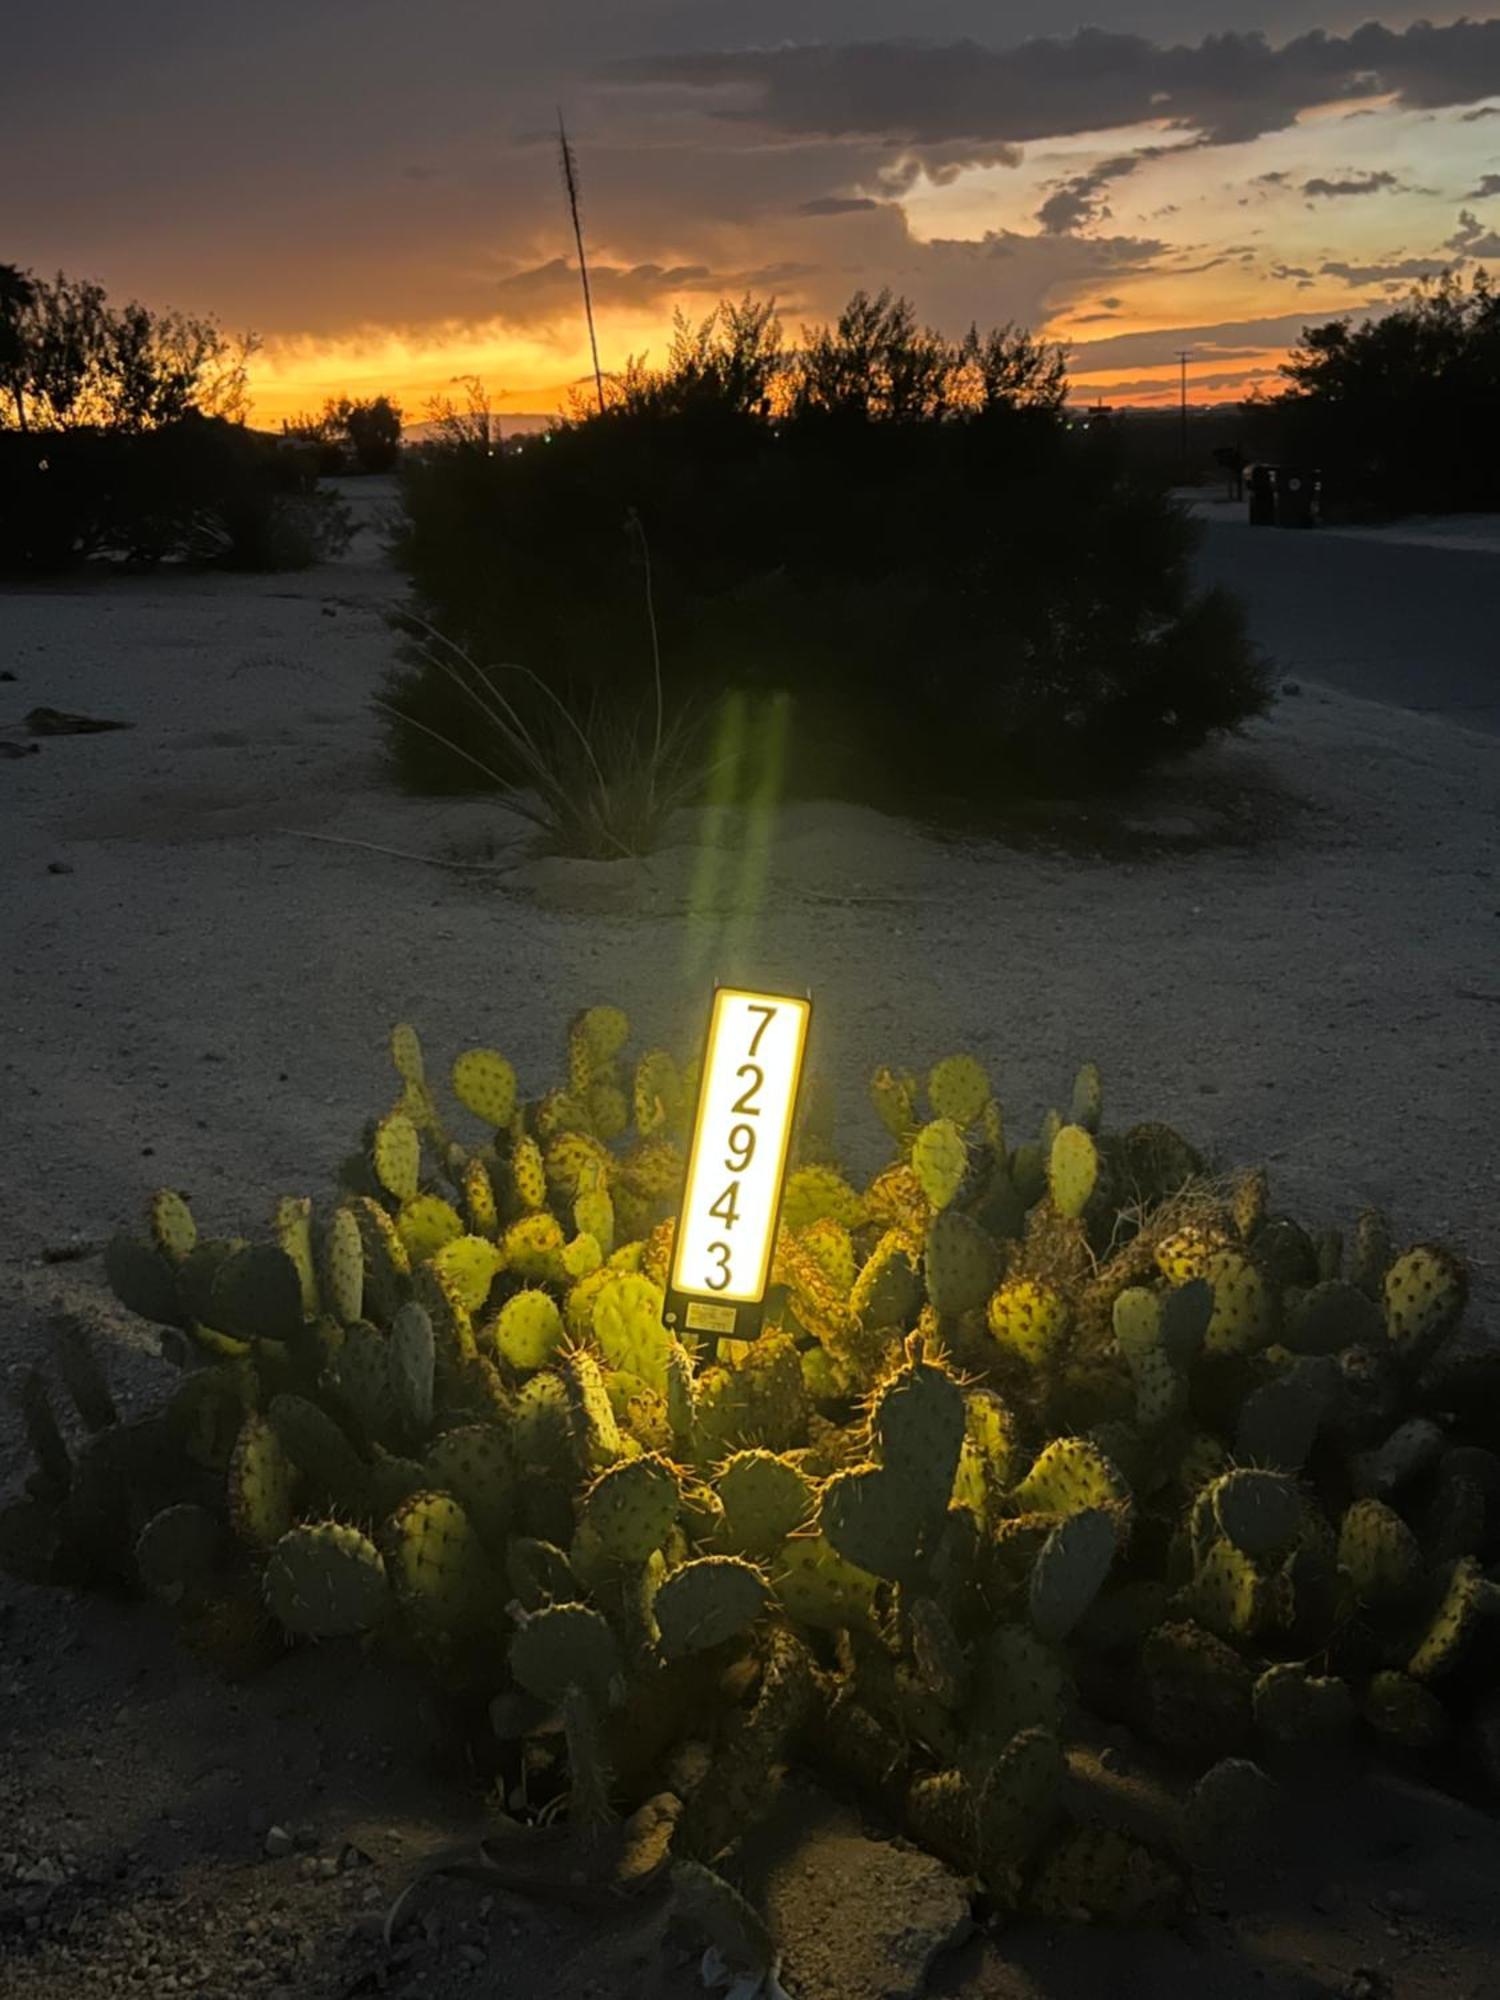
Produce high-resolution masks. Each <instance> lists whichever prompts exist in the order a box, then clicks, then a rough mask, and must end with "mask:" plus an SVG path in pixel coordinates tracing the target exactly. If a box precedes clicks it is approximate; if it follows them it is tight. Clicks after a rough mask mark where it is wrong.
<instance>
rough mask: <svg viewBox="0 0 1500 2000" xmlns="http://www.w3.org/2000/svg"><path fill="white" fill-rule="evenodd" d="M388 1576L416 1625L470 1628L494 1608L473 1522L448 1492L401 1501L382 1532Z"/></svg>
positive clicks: (491, 1581)
mask: <svg viewBox="0 0 1500 2000" xmlns="http://www.w3.org/2000/svg"><path fill="white" fill-rule="evenodd" d="M384 1555H385V1567H386V1574H387V1575H388V1576H389V1578H390V1580H391V1588H392V1589H393V1590H394V1592H395V1593H396V1600H397V1602H398V1603H399V1604H400V1606H401V1608H402V1610H403V1611H404V1612H405V1613H406V1615H407V1616H408V1617H409V1618H410V1619H411V1620H412V1621H413V1623H414V1624H416V1625H418V1626H420V1627H423V1628H426V1629H428V1630H431V1631H433V1632H437V1633H448V1634H454V1633H458V1632H464V1631H473V1630H475V1629H477V1628H478V1627H479V1626H480V1625H482V1624H483V1623H485V1622H486V1621H487V1618H488V1617H490V1616H491V1615H493V1614H494V1613H495V1612H497V1611H498V1608H499V1606H498V1602H497V1595H496V1591H495V1585H494V1579H493V1576H492V1573H491V1571H490V1568H489V1565H488V1564H487V1562H486V1561H485V1556H484V1550H483V1547H482V1545H481V1543H480V1541H479V1537H478V1535H477V1534H476V1533H475V1531H474V1526H473V1523H472V1522H471V1521H470V1519H469V1517H468V1515H467V1514H466V1513H465V1512H464V1510H463V1508H462V1507H461V1506H460V1505H459V1503H458V1502H457V1501H456V1500H455V1499H454V1498H453V1497H452V1495H451V1494H448V1493H434V1492H418V1493H413V1494H412V1495H411V1496H410V1497H409V1498H408V1499H406V1500H403V1501H402V1503H401V1505H400V1506H399V1507H398V1508H397V1509H396V1511H395V1513H394V1514H393V1515H392V1516H391V1518H390V1521H389V1523H388V1524H387V1527H386V1531H385V1536H384Z"/></svg>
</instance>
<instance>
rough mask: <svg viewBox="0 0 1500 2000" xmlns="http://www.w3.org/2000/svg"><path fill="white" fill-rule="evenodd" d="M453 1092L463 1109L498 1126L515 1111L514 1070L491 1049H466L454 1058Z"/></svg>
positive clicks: (506, 1121)
mask: <svg viewBox="0 0 1500 2000" xmlns="http://www.w3.org/2000/svg"><path fill="white" fill-rule="evenodd" d="M451 1080H452V1084H453V1095H454V1096H455V1097H456V1098H457V1099H458V1101H459V1103H460V1104H461V1105H463V1107H464V1109H465V1110H466V1111H472V1112H473V1114H474V1116H475V1117H476V1118H482V1119H483V1120H484V1122H485V1124H486V1125H493V1126H494V1127H495V1128H496V1130H497V1131H498V1130H501V1129H502V1128H503V1127H505V1126H507V1125H509V1123H510V1121H511V1119H512V1118H513V1117H514V1116H515V1111H516V1073H515V1071H514V1070H513V1069H512V1068H511V1066H510V1064H509V1063H508V1062H507V1061H506V1060H505V1058H504V1056H502V1055H501V1054H499V1053H498V1051H497V1050H495V1049H466V1050H465V1051H464V1053H463V1054H462V1055H461V1056H458V1057H456V1058H455V1060H454V1064H453V1071H452V1079H451Z"/></svg>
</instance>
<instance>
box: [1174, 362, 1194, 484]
mask: <svg viewBox="0 0 1500 2000" xmlns="http://www.w3.org/2000/svg"><path fill="white" fill-rule="evenodd" d="M1191 352H1192V349H1191V348H1188V347H1179V348H1178V350H1177V365H1178V369H1179V371H1180V378H1181V383H1182V390H1181V395H1180V398H1179V408H1180V410H1181V443H1182V469H1183V471H1184V472H1186V470H1187V461H1188V418H1187V365H1188V355H1189V354H1190V353H1191Z"/></svg>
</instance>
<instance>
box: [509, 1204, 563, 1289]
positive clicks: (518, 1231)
mask: <svg viewBox="0 0 1500 2000" xmlns="http://www.w3.org/2000/svg"><path fill="white" fill-rule="evenodd" d="M566 1241H567V1239H566V1237H565V1236H564V1235H563V1226H562V1224H561V1223H560V1222H559V1221H558V1220H557V1217H556V1216H555V1215H549V1214H548V1213H547V1211H546V1210H545V1209H544V1210H543V1211H542V1212H541V1213H540V1214H538V1215H523V1216H522V1217H521V1219H520V1220H519V1222H513V1223H512V1224H511V1225H510V1227H509V1229H507V1230H506V1232H505V1235H504V1236H503V1238H502V1239H501V1243H500V1248H501V1250H502V1251H503V1252H504V1254H505V1268H506V1270H508V1271H514V1272H515V1274H516V1276H517V1277H518V1278H524V1279H526V1281H527V1282H528V1283H529V1284H540V1283H545V1282H550V1283H552V1284H561V1283H562V1282H564V1281H565V1279H566V1278H567V1275H568V1273H567V1267H566V1266H565V1265H564V1263H563V1248H564V1245H565V1243H566Z"/></svg>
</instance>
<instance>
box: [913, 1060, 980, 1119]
mask: <svg viewBox="0 0 1500 2000" xmlns="http://www.w3.org/2000/svg"><path fill="white" fill-rule="evenodd" d="M989 1101H990V1080H989V1078H988V1077H987V1076H986V1075H985V1073H984V1066H983V1064H982V1063H978V1062H976V1061H975V1059H974V1058H973V1056H962V1055H960V1056H945V1057H944V1058H943V1060H942V1061H941V1062H940V1063H935V1064H934V1065H933V1067H932V1068H931V1069H930V1070H929V1071H928V1072H927V1102H928V1103H929V1104H930V1105H931V1106H932V1115H933V1117H934V1118H946V1119H948V1120H950V1121H951V1123H953V1124H954V1125H957V1126H958V1127H959V1129H960V1131H961V1130H962V1129H963V1128H964V1126H966V1125H977V1124H978V1123H979V1120H980V1118H981V1116H982V1115H983V1112H984V1107H985V1106H986V1104H988V1103H989Z"/></svg>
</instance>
